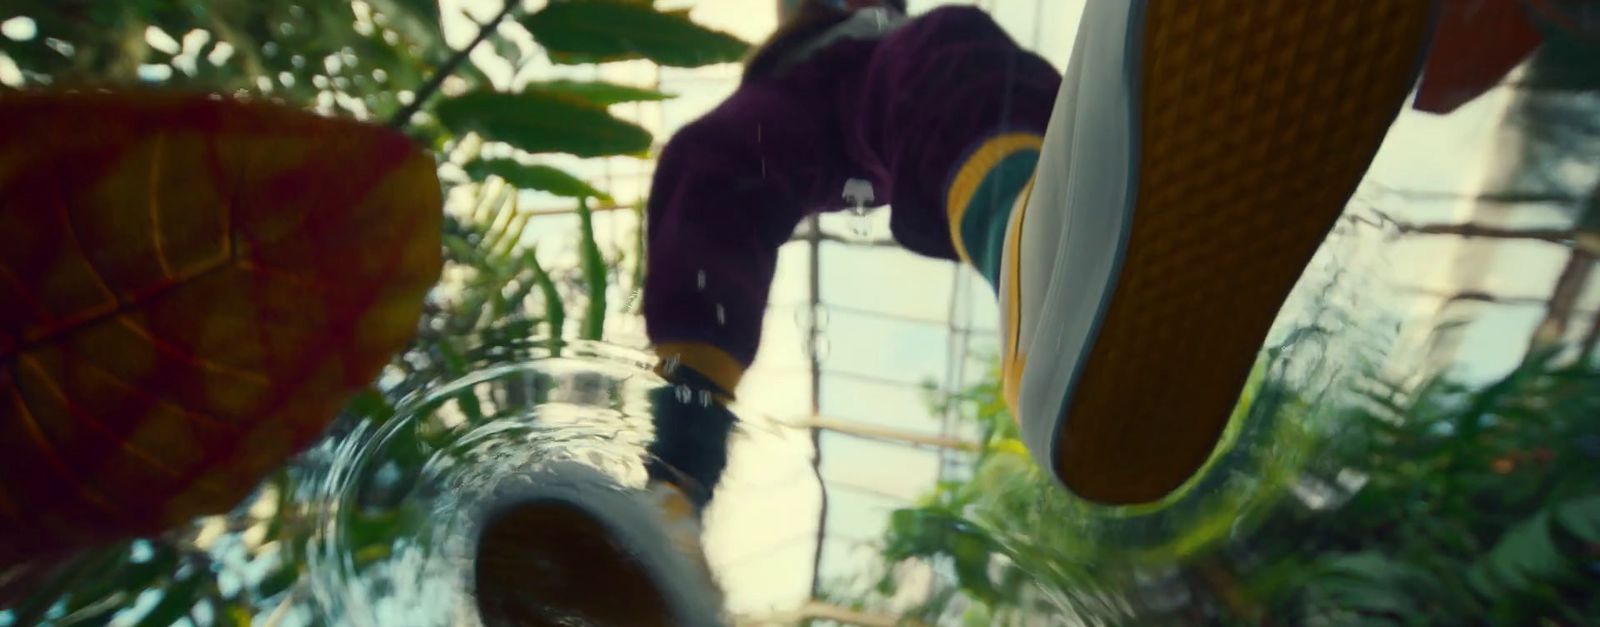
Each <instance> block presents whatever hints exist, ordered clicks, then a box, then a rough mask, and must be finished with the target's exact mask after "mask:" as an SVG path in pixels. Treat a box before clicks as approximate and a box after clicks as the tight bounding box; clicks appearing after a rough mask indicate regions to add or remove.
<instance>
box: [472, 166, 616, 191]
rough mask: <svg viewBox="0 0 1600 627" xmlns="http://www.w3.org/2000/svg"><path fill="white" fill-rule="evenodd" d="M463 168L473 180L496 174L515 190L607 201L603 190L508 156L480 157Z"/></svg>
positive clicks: (569, 176) (563, 174)
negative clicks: (503, 157) (495, 157)
mask: <svg viewBox="0 0 1600 627" xmlns="http://www.w3.org/2000/svg"><path fill="white" fill-rule="evenodd" d="M465 169H466V171H467V175H468V176H471V177H472V179H473V180H475V181H482V180H484V179H486V178H488V177H490V176H498V177H500V178H502V179H505V181H506V182H507V183H510V184H511V185H512V186H513V187H516V188H517V189H523V190H531V191H540V192H549V193H551V194H555V195H557V196H566V197H569V198H599V199H601V200H607V201H609V200H611V197H610V196H608V195H606V193H605V192H602V191H600V190H598V189H595V188H594V187H591V186H590V185H589V184H588V183H585V182H583V180H582V179H579V178H578V177H575V176H573V175H571V174H567V173H566V172H563V171H561V170H558V169H556V168H552V167H550V166H546V165H523V164H521V163H518V162H517V161H515V160H512V159H483V160H479V161H474V162H472V163H469V164H467V165H466V168H465Z"/></svg>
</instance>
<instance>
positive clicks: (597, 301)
mask: <svg viewBox="0 0 1600 627" xmlns="http://www.w3.org/2000/svg"><path fill="white" fill-rule="evenodd" d="M578 224H579V228H580V229H581V231H582V232H581V233H580V236H581V238H582V239H580V240H579V242H578V246H579V248H578V252H579V254H580V255H581V256H582V262H583V279H584V283H585V284H587V286H588V288H589V306H588V308H587V309H586V310H585V311H584V314H583V326H582V327H580V328H579V336H580V337H582V338H583V339H586V340H598V339H600V336H601V335H602V334H603V333H604V332H605V326H606V261H605V258H603V257H601V256H600V245H599V244H598V243H596V242H595V239H594V214H593V212H591V211H589V203H588V202H587V201H585V200H584V199H582V198H580V199H578Z"/></svg>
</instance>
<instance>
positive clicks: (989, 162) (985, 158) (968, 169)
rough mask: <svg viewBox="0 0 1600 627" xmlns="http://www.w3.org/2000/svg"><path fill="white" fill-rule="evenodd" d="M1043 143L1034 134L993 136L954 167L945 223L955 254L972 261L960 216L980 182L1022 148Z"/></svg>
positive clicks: (964, 211)
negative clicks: (956, 167)
mask: <svg viewBox="0 0 1600 627" xmlns="http://www.w3.org/2000/svg"><path fill="white" fill-rule="evenodd" d="M1043 146H1044V138H1043V137H1041V136H1039V135H1038V134H1035V133H1005V134H1002V135H996V136H994V137H991V138H989V139H988V140H987V141H985V142H983V143H982V144H981V145H979V146H978V149H977V150H974V151H973V152H972V156H970V157H967V160H966V161H965V162H964V163H962V164H961V168H960V169H958V170H956V176H955V179H954V180H952V181H951V182H950V191H949V193H948V194H947V196H946V197H945V222H946V224H947V225H948V226H949V228H950V241H951V243H953V244H955V247H956V254H958V255H960V256H961V260H962V261H964V262H966V263H969V264H970V263H972V256H971V255H968V254H967V247H966V246H965V245H964V244H962V243H961V219H962V218H963V217H965V216H966V213H967V206H968V205H971V204H972V197H973V196H975V195H976V194H977V193H978V186H980V185H982V184H983V179H984V177H986V176H988V175H989V171H990V170H993V169H994V168H995V166H997V165H999V164H1000V162H1001V161H1003V160H1005V158H1006V157H1009V156H1011V155H1013V154H1016V153H1018V152H1021V151H1024V150H1032V151H1035V152H1037V151H1038V150H1039V149H1040V148H1042V147H1043Z"/></svg>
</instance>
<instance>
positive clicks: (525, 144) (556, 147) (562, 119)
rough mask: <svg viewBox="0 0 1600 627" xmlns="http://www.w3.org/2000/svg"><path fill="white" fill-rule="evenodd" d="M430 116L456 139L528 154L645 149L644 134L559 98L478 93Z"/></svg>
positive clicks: (581, 154)
mask: <svg viewBox="0 0 1600 627" xmlns="http://www.w3.org/2000/svg"><path fill="white" fill-rule="evenodd" d="M558 6H564V5H558ZM434 111H435V113H436V114H437V115H438V116H439V121H440V122H441V123H443V124H444V126H445V127H446V128H448V129H450V131H451V132H453V133H455V134H457V135H465V134H466V133H469V132H471V133H478V134H480V135H482V136H483V137H484V138H485V139H488V140H490V141H499V142H505V143H507V144H511V145H512V146H514V147H516V148H519V149H521V150H525V151H528V152H536V153H537V152H564V153H569V154H573V155H577V156H579V157H607V156H614V155H626V154H633V153H638V152H641V151H645V150H648V149H649V148H650V141H651V137H650V133H649V131H646V130H644V129H643V128H640V127H639V126H638V125H635V124H632V123H629V122H624V121H622V120H619V119H617V118H615V117H612V116H611V114H609V113H606V111H605V110H604V109H601V108H598V107H595V106H592V105H589V104H586V103H583V102H581V101H576V100H574V99H572V98H568V97H564V96H556V95H551V94H543V93H539V92H527V93H522V94H501V93H495V92H488V91H478V92H472V93H468V94H464V95H461V96H457V97H455V98H450V99H447V100H443V101H441V102H439V104H438V105H437V106H436V108H435V109H434Z"/></svg>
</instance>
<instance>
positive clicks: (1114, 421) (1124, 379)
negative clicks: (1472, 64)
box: [1035, 0, 1431, 504]
mask: <svg viewBox="0 0 1600 627" xmlns="http://www.w3.org/2000/svg"><path fill="white" fill-rule="evenodd" d="M1143 11H1144V13H1143V15H1144V24H1143V27H1142V34H1143V42H1142V53H1141V54H1142V59H1141V60H1140V61H1139V63H1140V67H1139V71H1140V72H1141V73H1142V79H1141V80H1140V81H1139V83H1138V87H1137V88H1136V89H1137V91H1138V101H1137V105H1136V106H1138V107H1139V109H1138V111H1137V116H1136V118H1135V119H1136V121H1137V122H1136V123H1137V124H1138V135H1139V137H1140V139H1139V143H1138V145H1137V147H1136V149H1135V152H1134V153H1133V154H1135V155H1137V156H1136V160H1137V162H1136V168H1137V169H1136V170H1135V175H1136V176H1137V183H1136V185H1135V187H1134V188H1133V189H1134V194H1135V195H1134V199H1135V200H1134V201H1133V202H1134V203H1135V204H1134V210H1133V212H1132V226H1131V230H1130V231H1129V232H1128V234H1127V235H1126V237H1127V239H1126V244H1125V248H1124V253H1123V257H1122V259H1121V266H1120V271H1119V273H1118V274H1117V280H1116V285H1115V288H1114V291H1113V292H1112V293H1111V296H1110V300H1109V304H1108V305H1107V308H1106V309H1105V310H1104V311H1103V313H1102V318H1101V321H1100V326H1099V328H1098V331H1097V333H1096V334H1095V335H1094V336H1093V337H1094V339H1093V345H1092V347H1091V348H1089V349H1088V352H1087V354H1086V356H1085V357H1084V358H1083V359H1082V360H1081V361H1080V363H1079V364H1078V366H1079V367H1078V368H1076V373H1077V380H1076V382H1075V384H1073V385H1072V386H1071V388H1072V390H1071V395H1070V398H1068V399H1066V401H1065V411H1064V412H1063V413H1062V415H1061V419H1060V420H1059V421H1058V422H1057V430H1056V432H1055V444H1054V447H1053V451H1052V455H1051V457H1052V461H1053V465H1054V469H1055V471H1056V475H1057V477H1058V478H1059V479H1060V480H1061V481H1062V482H1063V483H1064V484H1065V485H1066V486H1067V487H1068V488H1069V489H1071V490H1072V491H1073V492H1075V493H1076V494H1078V495H1079V496H1082V497H1084V498H1087V499H1090V500H1093V501H1097V502H1101V503H1107V504H1134V503H1147V502H1153V501H1157V500H1160V499H1161V498H1162V497H1164V496H1166V495H1168V494H1170V493H1171V492H1173V491H1174V490H1176V489H1177V488H1178V487H1179V486H1181V485H1182V484H1183V483H1184V482H1185V481H1187V480H1188V479H1190V478H1191V477H1192V476H1193V475H1194V474H1195V473H1196V472H1197V471H1198V470H1199V469H1200V468H1201V466H1202V465H1203V464H1204V463H1205V461H1206V460H1207V458H1208V457H1209V456H1210V454H1211V453H1212V450H1213V449H1214V448H1215V446H1216V443H1217V441H1218V439H1219V438H1220V437H1221V434H1222V432H1223V429H1224V427H1226V425H1227V420H1228V417H1229V416H1230V415H1231V413H1232V410H1233V406H1234V404H1235V402H1236V400H1237V398H1238V394H1239V391H1240V388H1241V387H1242V386H1243V385H1244V382H1245V378H1246V376H1247V375H1248V373H1249V370H1250V367H1251V365H1252V363H1253V361H1254V360H1255V357H1256V355H1257V353H1258V351H1259V349H1260V346H1261V344H1262V342H1263V341H1264V340H1265V337H1266V333H1267V330H1268V327H1269V326H1271V324H1272V321H1273V319H1274V317H1275V316H1276V314H1277V312H1278V309H1279V308H1280V307H1281V306H1282V304H1283V301H1284V299H1285V298H1286V297H1287V295H1288V293H1289V291H1290V289H1291V288H1292V287H1293V286H1294V284H1295V281H1296V280H1297V279H1298V278H1299V276H1300V274H1301V273H1302V271H1303V270H1304V268H1305V266H1306V264H1307V263H1308V262H1309V261H1310V259H1311V257H1312V255H1313V254H1314V253H1315V252H1316V250H1317V248H1318V246H1319V245H1320V244H1321V242H1322V240H1323V238H1324V237H1326V235H1327V233H1328V231H1329V230H1330V229H1331V228H1332V226H1333V224H1334V223H1335V221H1336V220H1337V219H1338V216H1339V214H1340V213H1341V211H1342V210H1343V208H1344V205H1345V203H1346V201H1347V200H1348V199H1349V197H1350V195H1351V194H1352V193H1353V192H1354V190H1355V188H1356V185H1357V183H1358V182H1359V181H1360V180H1361V177H1362V175H1363V174H1364V172H1365V171H1366V168H1367V166H1368V164H1369V163H1370V162H1371V160H1372V157H1373V155H1374V154H1375V153H1376V152H1377V149H1378V146H1379V144H1380V143H1381V142H1382V140H1383V137H1384V135H1385V133H1386V131H1387V129H1388V127H1389V125H1390V123H1391V122H1392V121H1393V120H1394V117H1395V116H1396V115H1397V113H1398V112H1399V110H1400V108H1401V106H1402V103H1403V101H1404V99H1405V97H1406V95H1407V94H1408V93H1409V91H1410V88H1411V85H1412V82H1413V79H1414V77H1415V74H1416V71H1417V68H1418V67H1419V61H1420V56H1421V53H1422V51H1423V47H1424V43H1425V41H1426V39H1427V34H1428V28H1429V21H1430V18H1431V3H1429V2H1423V1H1420V0H1348V1H1341V2H1333V1H1318V2H1305V1H1304V0H1206V1H1193V2H1190V1H1163V2H1148V3H1145V6H1144V9H1143ZM1035 357H1037V355H1036V356H1035Z"/></svg>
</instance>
